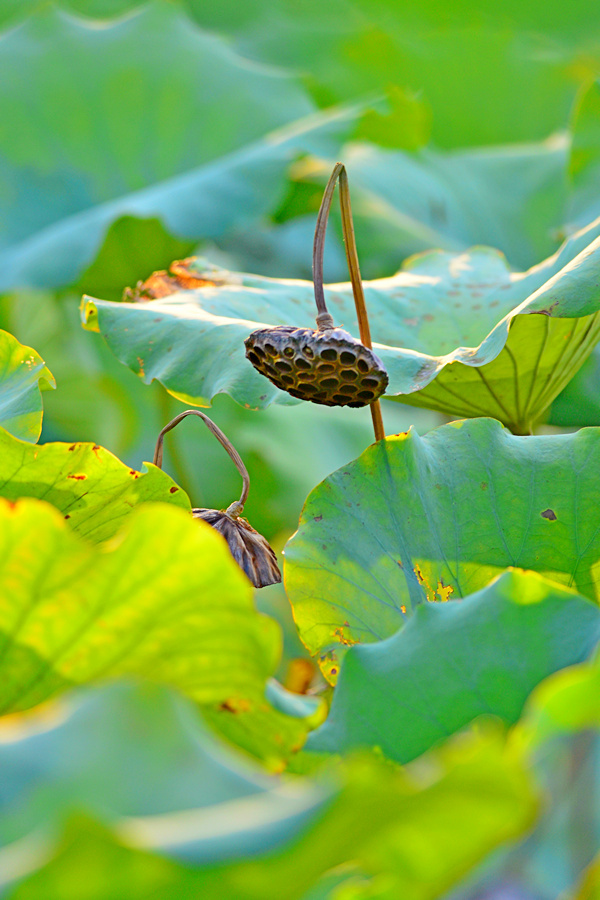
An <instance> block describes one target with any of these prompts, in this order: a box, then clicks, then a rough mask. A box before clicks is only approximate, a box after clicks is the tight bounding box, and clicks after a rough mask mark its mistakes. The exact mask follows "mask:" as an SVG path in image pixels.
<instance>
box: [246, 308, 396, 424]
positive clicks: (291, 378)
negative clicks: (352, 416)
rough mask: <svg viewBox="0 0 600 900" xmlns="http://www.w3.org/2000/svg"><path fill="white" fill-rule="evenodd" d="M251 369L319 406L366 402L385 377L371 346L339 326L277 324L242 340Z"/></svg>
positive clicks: (381, 389)
mask: <svg viewBox="0 0 600 900" xmlns="http://www.w3.org/2000/svg"><path fill="white" fill-rule="evenodd" d="M244 343H245V346H246V356H247V357H248V359H249V360H250V362H251V363H252V365H253V366H254V368H255V369H258V371H259V372H260V373H261V375H266V377H267V378H269V379H270V380H271V381H272V382H273V384H275V385H276V386H277V387H278V388H281V390H283V391H287V392H288V394H291V395H292V397H298V398H299V399H300V400H311V401H312V402H313V403H322V404H323V405H324V406H352V407H358V406H366V405H367V404H368V403H372V402H373V400H377V398H378V397H381V395H382V394H383V393H384V391H385V389H386V387H387V384H388V376H387V372H386V371H385V369H384V367H383V364H382V363H381V361H380V360H379V359H378V358H377V356H375V354H374V353H373V351H372V350H370V349H369V348H368V347H365V346H364V344H361V342H360V341H357V340H356V338H353V337H352V335H350V334H348V332H347V331H344V330H343V329H342V328H330V329H326V330H321V331H318V330H313V329H312V328H295V327H294V326H293V325H279V326H278V327H275V328H261V329H259V330H257V331H253V332H252V334H251V335H250V336H249V337H248V338H246V340H245V341H244Z"/></svg>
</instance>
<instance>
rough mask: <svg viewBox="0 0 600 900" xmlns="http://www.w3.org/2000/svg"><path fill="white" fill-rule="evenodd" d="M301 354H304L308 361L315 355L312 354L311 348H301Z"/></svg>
mask: <svg viewBox="0 0 600 900" xmlns="http://www.w3.org/2000/svg"><path fill="white" fill-rule="evenodd" d="M302 352H303V353H304V355H305V356H308V358H309V359H312V358H313V357H314V355H315V354H314V353H313V348H312V347H303V348H302Z"/></svg>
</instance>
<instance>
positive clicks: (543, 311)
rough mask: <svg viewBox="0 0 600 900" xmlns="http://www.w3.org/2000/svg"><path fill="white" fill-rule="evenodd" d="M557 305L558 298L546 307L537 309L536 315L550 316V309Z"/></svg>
mask: <svg viewBox="0 0 600 900" xmlns="http://www.w3.org/2000/svg"><path fill="white" fill-rule="evenodd" d="M557 306H558V300H555V301H554V303H551V304H550V306H548V307H547V308H546V309H538V311H537V315H539V316H551V315H552V310H553V309H554V308H555V307H557Z"/></svg>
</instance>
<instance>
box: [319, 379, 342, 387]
mask: <svg viewBox="0 0 600 900" xmlns="http://www.w3.org/2000/svg"><path fill="white" fill-rule="evenodd" d="M337 386H338V380H337V378H324V379H323V381H321V387H324V388H335V387H337Z"/></svg>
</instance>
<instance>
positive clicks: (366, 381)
mask: <svg viewBox="0 0 600 900" xmlns="http://www.w3.org/2000/svg"><path fill="white" fill-rule="evenodd" d="M361 384H362V386H363V387H366V388H376V387H378V385H379V382H378V381H377V379H376V378H363V380H362V381H361Z"/></svg>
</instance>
